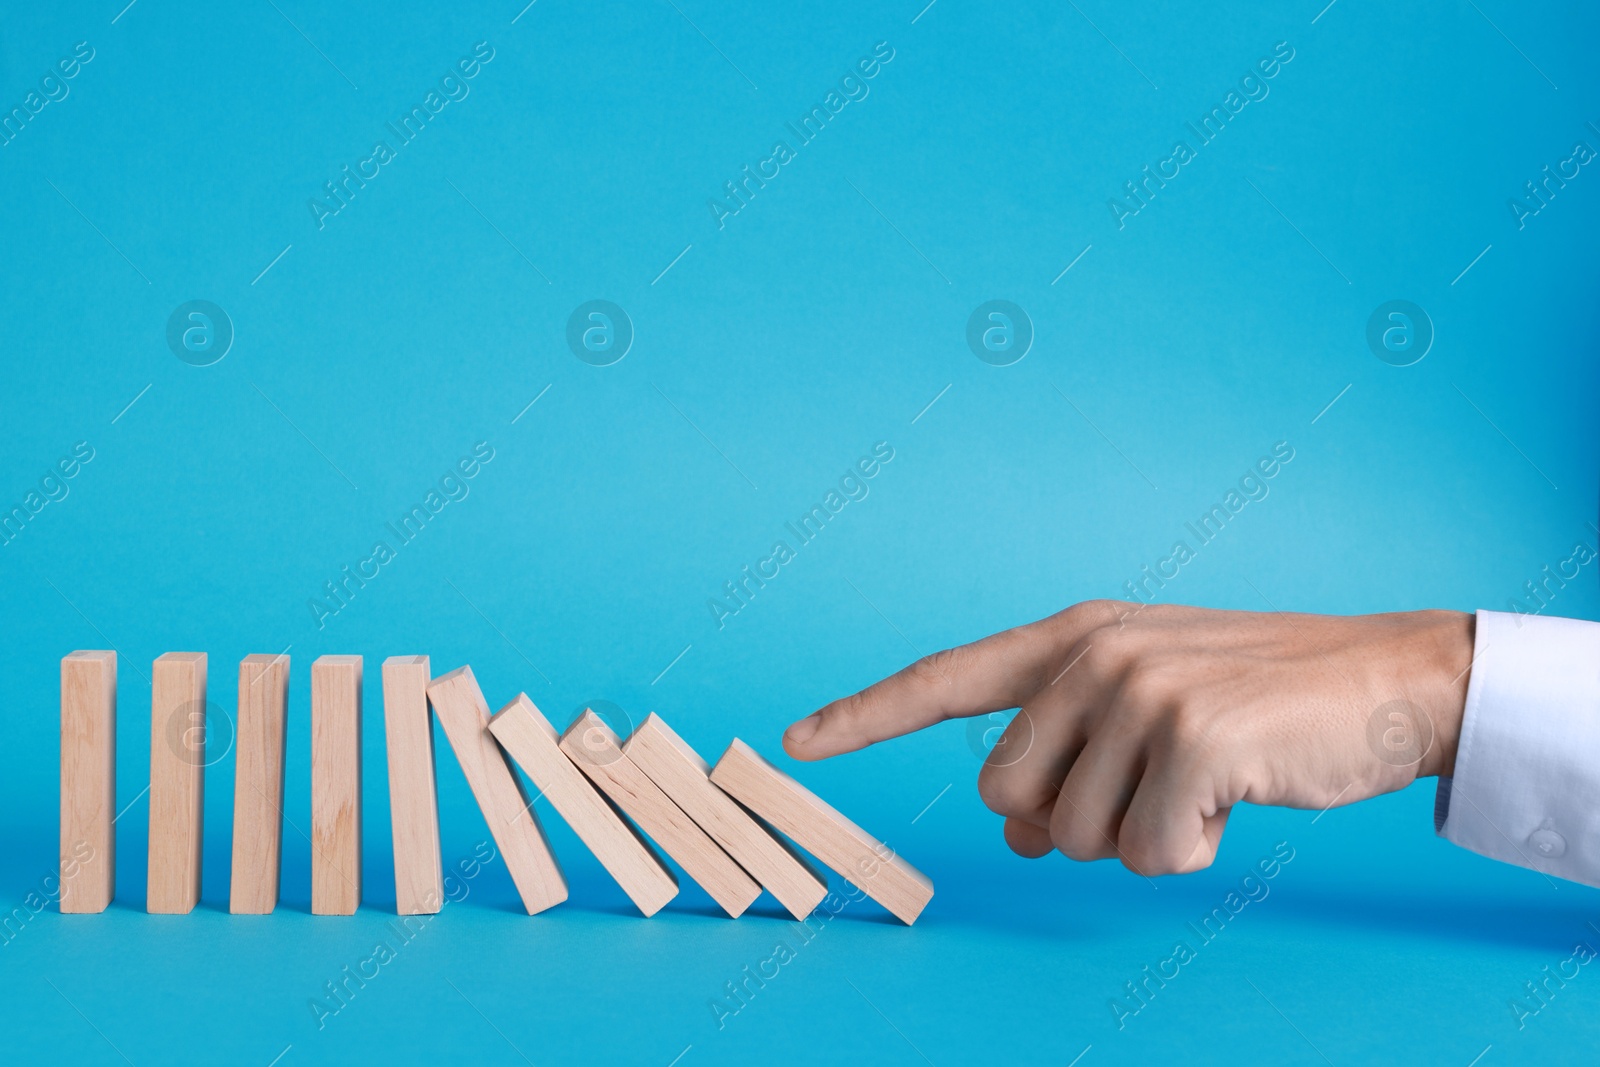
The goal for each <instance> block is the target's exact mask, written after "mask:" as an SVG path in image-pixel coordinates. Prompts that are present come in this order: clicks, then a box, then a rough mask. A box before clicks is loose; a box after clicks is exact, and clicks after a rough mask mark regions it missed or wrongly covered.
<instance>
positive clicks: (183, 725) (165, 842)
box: [145, 652, 206, 915]
mask: <svg viewBox="0 0 1600 1067" xmlns="http://www.w3.org/2000/svg"><path fill="white" fill-rule="evenodd" d="M205 763H206V654H205V653H204V652H168V653H167V654H166V655H164V656H161V657H159V658H157V660H156V661H155V664H154V665H153V666H152V667H151V671H150V871H149V878H148V882H147V889H146V892H145V910H146V911H148V912H150V913H151V914H152V915H187V914H188V913H189V912H191V911H193V910H194V906H195V905H196V904H198V903H199V902H200V839H201V829H202V814H203V810H204V803H205Z"/></svg>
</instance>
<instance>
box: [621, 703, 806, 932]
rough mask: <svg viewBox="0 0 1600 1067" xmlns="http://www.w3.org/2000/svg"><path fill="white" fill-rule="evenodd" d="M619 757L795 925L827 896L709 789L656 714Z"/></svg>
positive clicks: (702, 767) (772, 840)
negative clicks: (719, 848)
mask: <svg viewBox="0 0 1600 1067" xmlns="http://www.w3.org/2000/svg"><path fill="white" fill-rule="evenodd" d="M622 751H623V752H625V753H626V754H627V756H628V758H629V759H631V760H633V762H634V763H636V764H638V765H639V768H640V769H641V770H643V771H644V773H645V774H647V775H649V776H650V780H651V781H653V782H655V784H656V785H658V786H660V787H661V791H662V792H663V793H665V794H667V796H668V797H670V798H671V799H672V801H673V802H674V803H676V804H677V805H678V807H680V808H682V809H683V811H684V813H685V814H686V815H688V816H689V818H691V819H693V820H694V821H695V822H696V823H698V824H699V826H700V829H702V830H704V831H705V832H706V833H707V834H708V835H709V836H710V838H711V840H713V841H715V842H716V843H717V844H718V845H721V846H722V848H723V849H724V850H726V851H727V853H728V855H730V856H732V857H733V858H734V859H735V860H736V861H738V863H739V866H741V867H743V868H744V869H745V870H746V871H749V872H750V874H751V875H752V876H753V877H754V878H755V879H756V881H758V882H760V883H761V884H762V885H763V886H765V887H766V888H767V890H768V892H770V893H771V894H772V895H773V896H774V897H776V898H777V899H778V903H780V904H782V905H783V906H784V907H785V908H787V909H788V910H789V914H791V915H793V916H794V917H795V918H796V919H804V918H805V917H806V916H807V915H810V914H811V912H812V910H813V909H815V908H816V906H817V905H818V904H821V903H822V898H823V897H825V896H827V895H828V883H827V880H826V879H824V878H823V877H822V875H820V874H818V873H817V871H816V870H815V869H814V868H813V867H812V866H811V865H810V864H809V863H807V862H805V860H803V859H801V858H800V857H799V856H797V855H796V854H795V853H794V852H793V851H792V850H791V849H790V848H789V847H788V846H787V845H786V844H785V843H783V842H782V841H781V840H779V839H778V838H777V837H776V836H774V835H773V834H772V832H771V831H769V830H768V829H767V828H766V827H765V826H762V825H761V824H760V823H759V822H757V821H756V820H755V819H754V818H752V817H751V815H750V813H749V812H747V811H745V810H744V809H743V808H741V807H740V806H739V805H738V804H736V803H734V802H733V801H732V800H730V799H729V798H728V794H726V793H724V792H723V791H722V790H721V789H718V788H717V787H716V786H715V785H713V784H712V783H711V778H710V774H711V768H710V766H708V765H707V764H706V761H705V760H703V759H701V758H700V754H699V753H698V752H696V751H695V750H694V749H693V748H690V747H689V745H688V743H687V742H685V741H684V740H683V738H681V737H679V736H678V735H677V734H676V733H674V732H673V730H672V728H671V727H670V726H668V725H667V724H666V723H664V722H662V721H661V719H660V717H659V716H657V715H656V714H655V713H653V712H652V713H651V714H650V715H649V716H648V717H647V718H646V719H645V720H644V722H643V723H641V724H640V725H639V727H638V728H637V729H636V730H634V731H633V736H631V737H629V738H628V741H627V743H626V744H624V745H623V746H622Z"/></svg>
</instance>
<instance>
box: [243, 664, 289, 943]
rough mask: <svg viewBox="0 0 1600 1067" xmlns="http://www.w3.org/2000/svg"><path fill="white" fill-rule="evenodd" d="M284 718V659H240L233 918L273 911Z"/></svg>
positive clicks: (278, 853)
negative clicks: (234, 916)
mask: <svg viewBox="0 0 1600 1067" xmlns="http://www.w3.org/2000/svg"><path fill="white" fill-rule="evenodd" d="M288 715H289V657H288V656H284V655H277V656H271V655H260V654H257V655H250V656H246V657H245V658H244V659H242V660H240V661H239V721H238V737H237V740H236V742H235V745H234V752H235V757H234V779H233V877H232V880H231V884H230V887H229V890H228V910H229V911H230V912H232V913H233V914H235V915H266V914H268V913H269V912H271V911H272V909H273V908H275V907H277V906H278V885H279V872H280V871H281V869H282V865H281V862H280V861H281V858H282V855H283V768H284V728H285V725H286V723H287V720H288Z"/></svg>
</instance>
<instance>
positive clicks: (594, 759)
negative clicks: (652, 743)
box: [561, 710, 761, 918]
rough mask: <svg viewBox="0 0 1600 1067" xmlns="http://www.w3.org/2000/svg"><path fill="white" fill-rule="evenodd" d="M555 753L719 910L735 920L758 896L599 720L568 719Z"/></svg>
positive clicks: (591, 716) (590, 713) (589, 715)
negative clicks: (558, 751) (568, 761)
mask: <svg viewBox="0 0 1600 1067" xmlns="http://www.w3.org/2000/svg"><path fill="white" fill-rule="evenodd" d="M561 751H563V752H565V753H566V754H567V757H568V758H569V759H571V760H572V762H573V763H575V764H577V766H578V769H579V770H581V771H582V772H583V773H584V774H585V775H587V776H588V777H589V780H590V781H592V782H594V784H595V785H597V786H599V787H600V790H601V792H603V793H605V794H606V796H608V797H610V798H611V801H612V803H614V804H616V805H617V807H619V808H621V809H622V811H623V813H624V814H626V815H627V816H628V817H629V818H630V819H632V820H633V821H634V822H636V823H638V824H639V829H641V830H643V831H644V832H645V833H646V834H648V835H650V837H651V838H652V839H653V840H654V841H655V843H656V844H658V845H660V846H661V848H662V851H664V852H666V854H667V855H669V856H671V857H672V858H673V859H674V860H675V861H677V864H678V866H680V867H682V868H683V869H684V872H685V873H686V874H688V875H689V877H690V878H693V879H694V880H695V881H696V882H699V883H700V885H701V887H702V888H704V889H705V891H706V892H707V893H709V894H711V899H712V900H715V901H716V902H717V903H718V904H719V905H721V907H722V910H723V911H725V912H727V913H728V914H729V915H731V916H733V917H734V918H738V917H739V916H740V915H742V914H744V910H745V909H746V908H748V907H749V906H750V905H751V904H753V903H754V902H755V899H756V897H758V896H760V895H761V887H760V886H759V885H757V884H756V883H755V880H754V879H752V878H751V877H750V876H749V875H748V874H746V873H745V871H744V869H743V868H741V867H740V866H739V865H738V864H737V863H735V862H734V861H733V858H732V857H731V856H729V855H728V854H727V853H726V852H724V851H722V848H721V846H719V845H718V844H717V843H716V842H715V841H713V840H711V838H710V837H708V836H706V832H705V831H704V830H702V829H700V827H698V826H696V825H695V822H694V820H693V819H691V818H689V816H688V815H686V814H684V812H683V809H682V808H680V807H678V805H676V804H674V803H673V802H672V800H671V799H670V798H669V797H668V796H667V794H665V793H663V792H662V791H661V787H660V786H658V785H656V784H655V783H654V782H652V781H651V780H650V776H649V775H647V774H645V773H644V771H642V770H640V769H639V766H638V765H637V764H635V763H634V762H633V761H632V760H631V759H629V758H628V757H627V755H626V754H624V753H623V751H622V744H621V742H620V741H618V740H617V735H616V734H614V733H612V731H611V727H609V726H607V725H606V724H605V721H604V720H603V719H601V718H600V716H598V715H596V714H595V713H594V712H593V711H589V710H585V711H584V713H583V714H582V715H579V716H578V717H577V718H576V719H574V720H573V721H572V725H570V726H568V727H567V731H566V733H564V734H562V735H561Z"/></svg>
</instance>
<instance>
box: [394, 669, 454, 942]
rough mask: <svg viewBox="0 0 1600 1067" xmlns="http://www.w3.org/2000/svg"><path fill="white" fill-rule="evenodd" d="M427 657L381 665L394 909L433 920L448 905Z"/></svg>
mask: <svg viewBox="0 0 1600 1067" xmlns="http://www.w3.org/2000/svg"><path fill="white" fill-rule="evenodd" d="M430 680H432V675H430V674H429V673H428V657H427V656H390V657H389V658H388V659H386V660H384V661H383V731H384V739H385V741H386V742H387V743H388V756H389V821H390V823H391V825H392V827H393V831H394V907H395V911H396V912H397V913H398V914H400V915H432V914H433V913H435V912H437V911H438V910H439V908H440V907H442V906H443V904H444V871H443V867H442V865H441V857H440V854H439V789H438V784H437V781H436V780H435V778H434V763H433V722H432V719H431V718H430V716H429V714H428V682H429V681H430Z"/></svg>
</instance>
